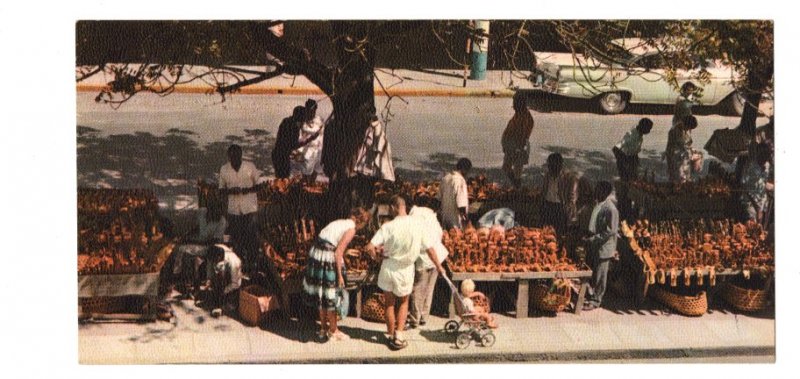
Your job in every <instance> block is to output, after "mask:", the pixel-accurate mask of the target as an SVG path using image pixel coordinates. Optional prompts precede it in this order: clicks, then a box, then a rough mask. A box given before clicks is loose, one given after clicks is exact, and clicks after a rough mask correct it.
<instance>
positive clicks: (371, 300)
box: [361, 292, 386, 322]
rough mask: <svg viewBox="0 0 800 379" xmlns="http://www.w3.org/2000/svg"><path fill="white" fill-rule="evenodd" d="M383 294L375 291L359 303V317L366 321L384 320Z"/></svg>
mask: <svg viewBox="0 0 800 379" xmlns="http://www.w3.org/2000/svg"><path fill="white" fill-rule="evenodd" d="M384 305H385V303H384V301H383V294H382V293H380V292H375V293H373V294H372V295H370V296H369V297H368V298H367V300H366V301H364V304H363V305H361V318H363V319H364V320H367V321H374V322H385V321H386V319H385V316H386V313H385V312H386V310H385V309H384Z"/></svg>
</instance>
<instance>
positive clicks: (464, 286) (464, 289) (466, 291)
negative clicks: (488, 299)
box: [461, 279, 475, 296]
mask: <svg viewBox="0 0 800 379" xmlns="http://www.w3.org/2000/svg"><path fill="white" fill-rule="evenodd" d="M473 292H475V282H473V281H472V279H467V280H464V281H463V282H461V295H462V296H469V295H471V294H472V293H473Z"/></svg>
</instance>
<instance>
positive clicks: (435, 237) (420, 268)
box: [408, 206, 448, 329]
mask: <svg viewBox="0 0 800 379" xmlns="http://www.w3.org/2000/svg"><path fill="white" fill-rule="evenodd" d="M408 214H409V216H411V217H417V218H418V219H419V223H420V224H421V226H422V228H423V231H424V233H426V234H427V235H428V238H430V240H431V241H432V242H433V244H434V246H433V248H434V250H436V257H437V258H439V264H442V262H444V260H445V259H446V258H447V255H448V251H447V248H446V247H444V245H443V244H442V234H443V230H442V227H441V226H439V220H437V219H436V212H434V211H433V209H430V208H426V207H422V206H414V207H412V208H411V212H409V213H408ZM414 270H415V273H414V290H413V291H412V292H411V299H410V303H409V311H410V313H409V314H408V327H409V328H412V329H413V328H416V327H417V325H420V326H422V325H425V324H426V323H427V318H428V315H429V314H430V312H431V302H432V301H433V290H434V288H435V287H436V279H438V278H439V272H438V271H437V270H436V265H435V264H433V262H432V261H431V259H430V258H429V257H428V254H427V251H420V254H419V258H417V261H416V262H414Z"/></svg>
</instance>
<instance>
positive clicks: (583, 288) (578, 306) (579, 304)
mask: <svg viewBox="0 0 800 379" xmlns="http://www.w3.org/2000/svg"><path fill="white" fill-rule="evenodd" d="M587 288H589V283H587V282H585V281H581V289H580V290H579V291H578V301H576V302H575V314H576V315H579V314H581V310H583V301H584V299H585V298H586V289H587Z"/></svg>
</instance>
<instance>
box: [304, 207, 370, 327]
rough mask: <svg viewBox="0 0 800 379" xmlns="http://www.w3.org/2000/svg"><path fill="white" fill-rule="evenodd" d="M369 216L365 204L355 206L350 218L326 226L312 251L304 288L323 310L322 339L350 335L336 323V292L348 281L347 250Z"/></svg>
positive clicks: (320, 310)
mask: <svg viewBox="0 0 800 379" xmlns="http://www.w3.org/2000/svg"><path fill="white" fill-rule="evenodd" d="M369 219H370V214H369V212H367V211H366V210H365V209H364V208H360V207H359V208H354V209H353V210H351V211H350V217H349V218H346V219H341V220H336V221H333V222H331V223H330V224H328V225H327V226H325V227H324V228H323V229H322V230H321V231H320V232H319V236H317V239H316V240H315V241H314V246H313V247H312V248H311V251H309V253H308V263H307V265H306V271H305V275H304V277H303V291H304V292H305V294H306V296H307V298H308V300H309V302H311V303H313V304H314V305H316V307H317V309H318V310H319V323H320V330H319V333H318V334H317V338H318V340H319V341H320V342H325V341H327V340H328V339H330V338H334V339H336V340H346V339H349V337H348V336H347V335H346V334H344V333H342V332H341V331H340V330H339V329H338V327H337V325H336V319H337V315H336V305H337V304H336V292H337V289H341V288H343V287H344V285H345V283H344V274H345V267H344V252H345V250H346V249H347V246H348V245H349V244H350V242H351V241H352V240H353V236H355V234H356V231H357V230H360V229H362V228H364V226H366V225H367V223H368V222H369Z"/></svg>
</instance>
